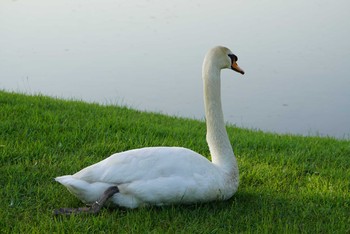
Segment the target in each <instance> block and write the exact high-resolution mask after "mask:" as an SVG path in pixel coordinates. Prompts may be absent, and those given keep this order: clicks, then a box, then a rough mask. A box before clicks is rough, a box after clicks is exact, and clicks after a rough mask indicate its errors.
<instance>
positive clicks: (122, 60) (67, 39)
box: [0, 0, 350, 138]
mask: <svg viewBox="0 0 350 234" xmlns="http://www.w3.org/2000/svg"><path fill="white" fill-rule="evenodd" d="M349 9H350V2H349V1H348V0H337V1H331V0H327V1H326V0H309V1H304V0H294V1H278V0H259V1H257V0H255V1H232V0H229V1H205V0H201V1H185V0H180V1H160V0H154V1H153V0H138V1H136V0H134V1H130V0H119V1H114V0H113V1H112V0H110V1H108V0H99V1H93V0H89V1H88V0H76V1H69V0H52V1H44V0H31V1H24V0H16V1H6V0H3V1H1V2H0V34H1V35H0V88H1V89H5V90H13V91H20V92H27V93H38V92H40V93H43V94H47V95H51V96H58V97H65V98H72V97H73V98H76V99H83V100H86V101H94V102H100V103H108V104H111V103H112V104H126V105H128V106H131V107H134V108H137V109H141V110H151V111H158V112H162V113H166V114H175V115H179V116H185V117H194V118H198V119H203V118H204V111H203V103H202V83H201V65H202V60H203V56H204V54H205V53H206V51H207V50H208V49H209V48H211V47H213V46H215V45H218V44H221V45H225V46H228V47H229V48H231V49H232V51H234V53H236V55H238V57H239V61H238V62H239V65H240V66H241V67H242V68H243V69H244V70H245V71H246V75H244V76H241V75H240V74H238V73H233V72H232V71H228V70H227V71H223V72H222V80H223V81H222V85H223V87H222V89H223V90H222V99H223V104H224V112H225V117H226V120H227V121H228V122H230V123H233V124H236V125H238V126H244V127H249V128H258V129H262V130H267V131H275V132H279V133H286V132H289V133H296V134H303V135H314V134H319V135H330V136H335V137H339V138H344V137H346V138H349V136H350V69H349V62H350V43H349V41H350V20H349V13H348V12H349Z"/></svg>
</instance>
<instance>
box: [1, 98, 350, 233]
mask: <svg viewBox="0 0 350 234" xmlns="http://www.w3.org/2000/svg"><path fill="white" fill-rule="evenodd" d="M227 129H228V133H229V137H230V139H231V142H232V145H233V148H234V151H235V154H236V156H237V159H238V163H239V167H240V174H241V179H240V181H241V183H240V187H239V190H238V192H237V193H236V194H235V195H234V197H233V198H231V199H230V200H228V201H225V202H213V203H208V204H195V205H189V206H181V205H180V206H169V207H161V208H157V207H151V208H141V209H135V210H127V209H116V210H108V209H104V210H103V211H102V212H101V213H100V214H99V215H97V216H70V217H58V218H57V217H53V216H52V210H53V209H55V208H59V207H79V206H81V205H82V204H81V203H80V202H79V201H78V200H77V199H76V198H75V197H73V196H72V195H70V194H69V192H68V191H67V190H66V189H65V188H64V187H63V186H61V185H59V184H58V183H56V182H54V181H53V178H54V177H56V176H58V175H64V174H71V173H74V172H76V171H78V170H80V169H81V168H83V167H86V166H88V165H90V164H92V163H95V162H98V161H99V160H101V159H103V158H105V157H107V156H109V155H111V154H112V153H115V152H119V151H124V150H128V149H133V148H140V147H145V146H160V145H166V146H184V147H187V148H191V149H193V150H195V151H197V152H199V153H201V154H202V155H205V156H206V157H209V151H208V147H207V144H206V141H205V123H204V122H199V121H195V120H188V119H181V118H176V117H168V116H163V115H159V114H152V113H143V112H139V111H135V110H130V109H128V108H120V107H115V106H100V105H96V104H86V103H83V102H78V101H62V100H56V99H52V98H48V97H43V96H25V95H20V94H12V93H6V92H1V91H0V160H1V165H0V185H1V190H0V193H1V194H0V197H1V202H0V228H1V232H4V233H7V232H16V233H20V232H21V233H32V232H40V233H52V232H59V233H63V232H66V233H71V232H82V233H93V232H107V233H108V232H110V233H130V232H134V233H144V232H152V233H164V232H167V233H175V232H176V233H228V232H239V233H241V232H256V233H263V232H265V233H267V232H269V233H271V232H272V233H280V232H288V233H292V232H309V233H349V232H350V194H349V190H350V182H349V180H350V170H349V168H350V142H349V141H345V140H344V141H341V140H335V139H330V138H317V137H299V136H288V135H285V136H281V135H276V134H266V133H263V132H258V131H250V130H244V129H239V128H235V127H234V126H228V128H227Z"/></svg>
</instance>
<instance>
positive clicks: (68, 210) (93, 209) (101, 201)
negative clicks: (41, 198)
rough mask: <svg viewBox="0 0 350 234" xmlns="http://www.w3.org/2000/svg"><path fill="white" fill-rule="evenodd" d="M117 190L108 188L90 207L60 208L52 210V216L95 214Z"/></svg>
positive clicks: (116, 188)
mask: <svg viewBox="0 0 350 234" xmlns="http://www.w3.org/2000/svg"><path fill="white" fill-rule="evenodd" d="M118 192H119V189H118V187H117V186H112V187H109V188H108V189H107V190H106V191H105V192H104V193H103V195H102V196H101V197H100V199H98V200H97V201H95V203H94V204H92V206H91V207H80V208H60V209H58V210H54V211H53V214H54V215H70V214H81V213H84V214H97V213H98V212H99V211H100V210H101V208H102V206H103V205H104V204H105V203H106V201H107V200H108V199H109V198H111V197H112V196H113V195H114V194H116V193H118Z"/></svg>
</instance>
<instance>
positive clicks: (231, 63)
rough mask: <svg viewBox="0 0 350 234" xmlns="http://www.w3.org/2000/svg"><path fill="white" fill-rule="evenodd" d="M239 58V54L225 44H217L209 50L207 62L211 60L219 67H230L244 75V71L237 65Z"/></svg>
mask: <svg viewBox="0 0 350 234" xmlns="http://www.w3.org/2000/svg"><path fill="white" fill-rule="evenodd" d="M237 60H238V58H237V56H236V55H234V54H233V53H232V51H231V50H229V49H228V48H226V47H223V46H217V47H214V48H212V49H211V50H209V52H208V53H207V55H206V58H205V63H207V62H210V63H212V65H214V66H216V67H218V68H219V69H225V68H230V69H232V70H234V71H236V72H238V73H241V74H242V75H243V74H244V71H243V70H242V69H241V68H240V67H239V66H238V65H237Z"/></svg>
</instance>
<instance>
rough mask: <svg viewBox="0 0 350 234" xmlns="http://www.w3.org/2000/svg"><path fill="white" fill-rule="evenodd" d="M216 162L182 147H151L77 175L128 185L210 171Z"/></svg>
mask: <svg viewBox="0 0 350 234" xmlns="http://www.w3.org/2000/svg"><path fill="white" fill-rule="evenodd" d="M208 167H213V165H212V163H211V162H210V161H209V160H208V159H206V158H204V157H203V156H201V155H200V154H198V153H196V152H194V151H192V150H189V149H185V148H180V147H150V148H141V149H136V150H130V151H125V152H121V153H117V154H113V155H112V156H110V157H108V158H106V159H105V160H102V161H100V162H98V163H96V164H93V165H91V166H89V167H86V168H84V169H82V170H81V171H79V172H77V173H76V174H74V175H73V177H75V178H77V179H81V180H84V181H87V182H90V183H93V182H104V183H109V184H115V185H118V184H127V183H130V182H135V181H139V180H142V181H147V180H152V179H156V178H162V177H171V176H174V177H184V178H186V177H191V176H193V175H194V174H198V173H201V174H206V171H208Z"/></svg>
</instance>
